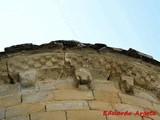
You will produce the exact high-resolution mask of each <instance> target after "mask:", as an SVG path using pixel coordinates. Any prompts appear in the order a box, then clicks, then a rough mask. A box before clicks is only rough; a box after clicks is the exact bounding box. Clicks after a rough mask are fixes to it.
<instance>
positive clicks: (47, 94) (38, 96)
mask: <svg viewBox="0 0 160 120" xmlns="http://www.w3.org/2000/svg"><path fill="white" fill-rule="evenodd" d="M53 98H54V97H53V93H52V92H51V91H40V92H34V93H29V94H23V95H22V103H37V102H44V101H52V100H53Z"/></svg>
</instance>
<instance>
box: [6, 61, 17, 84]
mask: <svg viewBox="0 0 160 120" xmlns="http://www.w3.org/2000/svg"><path fill="white" fill-rule="evenodd" d="M6 67H7V74H8V78H9V80H10V84H15V82H14V80H13V78H12V77H11V76H10V74H9V67H8V61H6Z"/></svg>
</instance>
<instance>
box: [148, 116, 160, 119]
mask: <svg viewBox="0 0 160 120" xmlns="http://www.w3.org/2000/svg"><path fill="white" fill-rule="evenodd" d="M149 118H151V119H152V120H160V116H158V115H154V116H149Z"/></svg>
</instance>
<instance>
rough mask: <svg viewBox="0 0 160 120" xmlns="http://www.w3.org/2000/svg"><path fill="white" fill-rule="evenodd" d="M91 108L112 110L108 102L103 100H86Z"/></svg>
mask: <svg viewBox="0 0 160 120" xmlns="http://www.w3.org/2000/svg"><path fill="white" fill-rule="evenodd" d="M88 103H89V107H90V109H91V110H113V108H112V106H111V104H110V103H108V102H104V101H88Z"/></svg>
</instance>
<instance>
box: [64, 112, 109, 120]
mask: <svg viewBox="0 0 160 120" xmlns="http://www.w3.org/2000/svg"><path fill="white" fill-rule="evenodd" d="M67 117H68V118H67V120H106V118H105V117H104V116H103V115H102V111H96V110H85V111H67Z"/></svg>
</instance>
